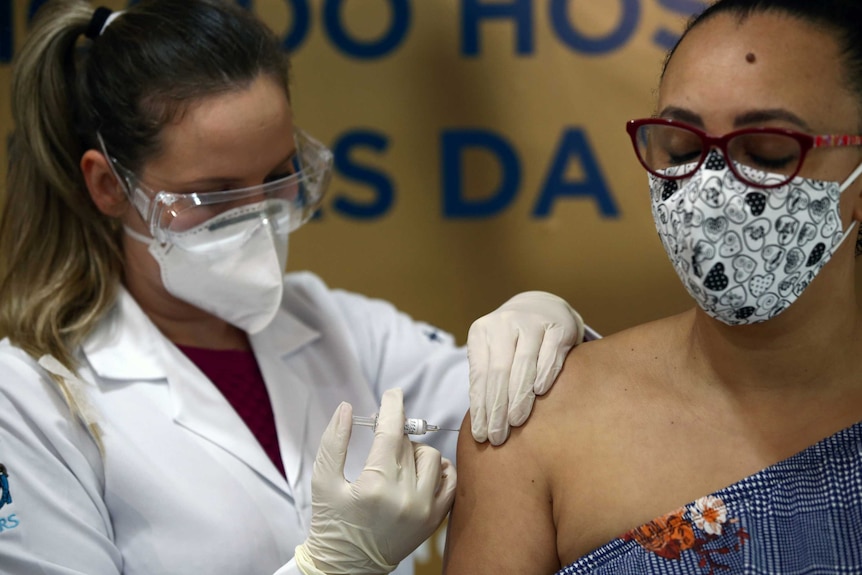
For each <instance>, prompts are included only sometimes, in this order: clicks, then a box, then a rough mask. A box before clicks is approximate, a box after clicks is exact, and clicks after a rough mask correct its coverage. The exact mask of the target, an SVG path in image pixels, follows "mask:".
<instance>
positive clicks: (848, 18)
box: [662, 0, 862, 109]
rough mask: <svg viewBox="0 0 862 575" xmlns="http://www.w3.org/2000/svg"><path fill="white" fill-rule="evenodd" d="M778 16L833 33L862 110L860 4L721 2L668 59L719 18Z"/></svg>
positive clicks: (833, 0) (853, 0) (844, 0)
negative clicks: (702, 24) (765, 13)
mask: <svg viewBox="0 0 862 575" xmlns="http://www.w3.org/2000/svg"><path fill="white" fill-rule="evenodd" d="M763 12H776V13H782V14H786V15H788V16H791V17H794V18H798V19H799V20H803V21H805V22H809V23H811V24H814V25H815V26H820V27H822V28H823V29H826V30H829V31H831V32H832V33H833V37H834V38H835V41H836V42H837V43H838V47H839V50H840V52H841V55H842V57H843V61H844V62H843V63H844V70H845V75H846V78H847V82H848V84H850V86H851V87H852V88H853V91H854V92H855V93H856V94H857V95H858V96H859V100H860V109H862V1H860V0H717V1H716V2H715V3H713V4H711V5H710V6H708V7H707V8H706V9H705V10H704V11H703V12H701V13H699V14H697V15H695V16H694V17H693V18H692V19H691V20H690V21H689V23H688V26H687V27H686V29H685V32H684V33H683V35H682V37H680V39H679V41H678V42H677V43H676V46H674V47H673V48H672V49H671V50H670V52H669V53H668V55H667V58H666V59H665V63H664V68H663V69H662V74H664V69H666V68H667V65H668V62H669V61H670V58H671V56H673V54H674V52H675V51H676V48H677V46H679V44H680V42H682V39H683V38H685V36H686V34H687V33H688V32H689V31H690V30H691V29H692V28H695V27H696V26H697V25H698V24H700V23H702V22H704V21H706V20H709V19H710V18H712V17H713V16H716V15H717V14H733V15H735V16H737V17H738V18H739V20H740V21H743V20H745V19H746V18H748V17H749V16H751V15H752V14H757V13H763Z"/></svg>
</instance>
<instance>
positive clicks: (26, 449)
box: [0, 273, 468, 575]
mask: <svg viewBox="0 0 862 575" xmlns="http://www.w3.org/2000/svg"><path fill="white" fill-rule="evenodd" d="M250 339H251V344H252V347H253V349H254V353H255V356H256V357H257V360H258V362H259V365H260V368H261V372H262V373H263V377H264V379H265V381H266V386H267V389H268V391H269V395H270V399H271V401H272V405H273V411H274V414H275V422H276V429H277V432H278V439H279V445H280V447H281V455H282V459H283V462H284V468H285V472H286V475H287V479H286V480H285V478H284V477H283V476H281V475H280V474H279V472H278V471H277V470H276V468H275V466H274V465H273V464H272V462H271V461H270V460H269V458H268V457H267V455H266V453H265V452H264V451H263V449H262V448H261V447H260V446H259V444H258V443H257V441H256V440H255V438H254V436H253V435H252V433H251V432H250V431H249V429H248V428H247V427H246V426H245V424H244V423H243V421H242V419H241V418H240V417H239V416H238V415H237V414H236V413H235V412H234V410H233V409H232V408H231V406H230V404H229V403H228V402H227V401H226V400H225V399H224V398H223V397H222V396H221V394H220V393H219V391H218V390H217V389H216V388H215V387H214V386H213V385H212V383H211V382H210V381H209V380H208V379H207V378H206V377H205V376H204V375H203V374H202V373H201V372H200V371H199V370H198V369H197V368H196V367H195V365H194V364H193V363H192V362H191V361H189V360H188V359H187V358H186V357H185V355H183V353H182V352H180V351H179V350H178V349H177V348H176V347H175V346H174V345H173V344H172V343H171V342H170V341H168V340H167V339H166V338H165V337H164V336H163V335H162V334H161V333H160V332H159V331H158V329H157V328H156V327H155V326H154V325H153V324H152V323H151V322H150V320H149V319H148V317H147V316H146V315H145V314H144V313H143V312H142V311H141V309H140V308H139V307H138V305H137V303H136V302H135V300H134V299H133V298H132V297H131V296H130V295H129V294H128V293H127V292H125V291H122V292H121V293H120V295H119V298H118V301H117V305H116V306H115V308H114V309H113V311H112V312H111V313H110V315H109V316H108V317H107V318H106V319H105V320H103V321H102V322H101V324H100V325H99V326H98V328H97V330H96V331H95V332H94V333H93V334H92V335H91V336H90V337H89V338H88V339H87V341H86V342H85V344H84V345H83V349H82V350H80V358H81V362H82V366H83V367H82V369H81V375H82V378H83V379H84V380H85V381H86V384H84V385H83V386H82V387H83V388H84V394H83V395H84V397H85V399H86V401H87V402H88V403H89V405H90V407H91V408H92V411H93V413H94V414H95V417H96V419H97V421H98V423H99V425H100V427H101V429H102V437H103V442H104V455H101V454H100V453H99V451H98V449H97V447H96V445H95V443H94V442H93V441H92V439H91V438H90V436H89V435H88V434H87V432H86V431H85V429H84V427H83V426H82V425H80V423H78V422H77V421H72V420H71V419H70V417H69V412H68V409H67V408H66V404H65V402H64V400H63V399H62V397H61V395H60V394H59V393H58V392H57V390H56V387H55V385H54V384H53V383H52V382H51V381H50V380H49V379H48V377H47V376H46V372H45V371H44V370H43V369H42V368H41V367H40V366H39V365H38V364H36V363H35V362H34V361H33V360H32V359H31V358H30V357H29V356H27V355H26V354H24V353H23V352H22V351H21V350H19V349H17V348H14V347H12V346H11V345H10V344H9V342H8V340H6V341H3V342H2V344H0V463H2V464H4V465H5V467H6V468H7V470H8V474H9V475H8V482H9V492H10V494H11V497H12V503H9V504H6V505H5V506H3V507H0V520H3V521H2V522H0V572H2V573H3V574H16V575H17V574H36V573H38V574H40V575H43V574H50V575H54V574H61V573H62V574H71V573H85V574H87V575H109V574H110V575H116V574H119V573H122V574H124V575H159V574H170V575H180V574H186V573H187V574H195V575H203V574H210V573H220V574H237V575H239V574H243V575H246V574H248V575H270V574H272V573H275V572H276V571H278V573H279V575H285V574H288V573H298V570H297V569H296V567H295V566H294V565H293V561H292V560H291V558H292V556H293V551H294V547H295V546H296V545H297V544H299V543H301V542H302V541H303V540H304V539H305V536H306V533H307V531H308V526H309V520H310V517H311V471H312V464H313V461H314V456H315V454H316V452H317V448H318V444H319V441H320V437H321V434H322V432H323V429H324V428H325V426H326V425H327V423H328V422H329V419H330V417H331V416H332V414H333V413H334V411H335V408H336V407H337V406H338V404H339V403H340V402H341V401H348V402H350V403H351V404H353V408H354V413H356V414H358V415H371V414H373V413H374V412H375V411H376V410H377V409H378V406H379V401H380V397H381V395H382V392H383V391H384V390H385V389H388V388H391V387H401V388H403V389H404V399H405V409H406V413H407V415H408V417H422V418H425V419H427V420H428V421H429V422H430V423H434V424H437V425H440V426H441V427H449V428H455V429H457V428H458V426H459V425H460V422H461V420H462V418H463V416H464V413H465V412H466V410H467V409H468V367H467V358H466V353H465V350H464V349H463V348H456V347H455V346H454V345H453V343H452V338H451V336H449V335H447V334H444V333H440V332H438V331H437V330H435V329H434V328H433V327H431V326H429V325H427V324H422V323H418V322H415V321H413V320H411V319H410V318H408V317H407V316H406V315H404V314H402V313H399V312H398V311H397V310H396V309H395V308H394V307H393V306H391V305H390V304H388V303H386V302H383V301H379V300H372V299H368V298H365V297H363V296H360V295H356V294H351V293H346V292H342V291H337V290H330V289H328V288H327V287H326V286H325V285H324V284H323V282H322V281H321V280H320V279H319V278H317V277H316V276H314V275H312V274H310V273H295V274H288V275H287V276H286V277H285V295H284V299H283V304H282V308H281V309H280V310H279V313H278V315H277V316H276V318H275V320H274V321H273V322H272V323H271V324H270V325H269V326H268V327H267V328H266V329H265V330H263V331H262V332H261V333H259V334H256V335H253V336H251V338H250ZM425 438H426V439H428V440H429V443H432V444H434V445H435V447H437V448H438V449H440V450H441V451H442V452H443V454H444V455H445V456H447V457H449V458H450V459H453V460H454V454H455V443H456V440H457V434H456V433H451V432H438V433H437V434H429V435H427V436H425ZM371 439H372V433H371V430H369V429H367V428H360V427H357V428H354V430H353V438H352V440H351V448H350V456H349V458H348V467H347V469H348V471H347V475H348V477H351V476H353V477H355V476H356V475H357V474H358V472H359V470H361V468H362V462H363V461H364V458H365V456H366V455H367V453H368V450H369V448H370V444H371ZM412 570H413V566H412V560H407V561H405V562H403V563H402V566H401V567H400V569H399V573H410V572H412Z"/></svg>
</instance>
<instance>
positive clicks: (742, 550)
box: [446, 0, 862, 575]
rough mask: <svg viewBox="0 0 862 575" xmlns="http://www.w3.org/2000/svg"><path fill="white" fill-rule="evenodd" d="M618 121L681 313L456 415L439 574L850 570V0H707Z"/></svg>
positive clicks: (857, 65)
mask: <svg viewBox="0 0 862 575" xmlns="http://www.w3.org/2000/svg"><path fill="white" fill-rule="evenodd" d="M628 131H629V134H630V136H631V139H632V142H633V144H634V148H635V152H636V154H637V157H638V158H639V160H640V162H641V164H642V165H643V167H644V168H646V170H647V172H648V174H649V185H648V186H646V185H645V186H644V189H643V202H644V209H646V205H647V204H648V203H649V204H650V205H651V207H652V213H653V217H654V218H655V223H656V228H657V230H658V235H659V237H660V239H661V242H662V244H663V245H664V247H665V249H666V250H667V253H668V256H669V257H670V260H671V263H672V264H673V266H674V269H675V270H676V272H677V274H678V275H679V277H680V279H681V280H682V282H683V284H684V285H685V287H686V288H687V290H688V291H689V293H690V294H691V296H692V298H693V299H694V300H695V302H696V304H697V305H696V307H694V308H693V309H691V310H690V311H687V312H685V313H682V314H680V315H677V316H673V317H669V318H665V319H662V320H659V321H655V322H652V323H649V324H646V325H642V326H639V327H636V328H633V329H630V330H627V331H624V332H622V333H619V334H617V335H614V336H612V337H607V338H605V339H603V340H599V341H596V342H592V343H589V344H587V345H584V346H581V347H578V348H577V349H575V350H574V351H573V352H571V353H570V355H569V357H568V360H567V363H566V367H565V369H564V372H563V375H562V376H561V379H560V380H559V381H560V382H561V383H560V384H559V385H556V386H555V387H554V389H553V391H552V392H551V393H550V394H549V395H548V396H547V398H542V399H540V400H538V401H537V406H536V409H535V411H534V412H533V415H532V418H533V421H532V422H531V424H530V425H528V426H525V427H523V428H519V429H518V430H515V431H514V432H513V434H512V438H511V439H510V441H509V443H508V445H507V447H506V448H505V449H499V450H498V449H495V448H493V447H490V446H488V445H487V444H477V443H475V442H474V441H472V440H470V432H469V430H470V425H469V422H466V423H465V424H464V425H465V427H464V431H462V433H461V440H460V444H459V448H458V487H457V496H456V502H455V507H454V510H453V513H452V516H451V519H450V524H449V535H448V537H449V539H448V546H447V554H446V573H449V574H461V573H469V574H471V575H475V574H482V573H495V574H497V573H518V574H531V573H536V574H544V573H553V572H554V571H557V570H559V569H561V568H562V573H566V574H574V573H608V574H610V573H613V574H634V573H638V574H642V573H668V574H670V573H674V574H676V573H686V574H688V573H694V574H698V573H703V574H708V573H709V574H718V573H862V423H860V421H862V315H860V309H859V303H860V302H859V301H858V299H859V298H858V296H857V291H856V289H855V286H854V266H855V264H854V244H855V240H856V237H857V233H858V228H859V224H858V222H859V221H862V178H860V177H859V174H860V169H862V167H860V164H862V147H860V146H862V136H860V135H859V134H862V2H859V0H816V1H814V0H719V1H718V2H717V3H715V4H713V5H711V6H710V7H709V8H708V9H707V10H706V11H705V12H703V13H702V14H701V15H700V16H699V17H697V18H696V19H695V20H694V21H693V22H692V23H691V24H690V26H689V28H688V30H687V32H686V33H685V35H684V36H683V37H682V39H681V40H680V42H679V43H678V45H677V46H676V48H675V49H674V50H673V51H672V52H671V54H670V56H669V58H668V60H667V61H666V64H665V69H664V72H663V75H662V78H661V83H660V89H659V94H658V106H657V109H656V114H655V116H654V117H653V118H649V119H644V120H635V121H633V122H630V123H629V125H628ZM566 379H568V381H564V380H566Z"/></svg>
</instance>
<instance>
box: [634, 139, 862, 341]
mask: <svg viewBox="0 0 862 575" xmlns="http://www.w3.org/2000/svg"><path fill="white" fill-rule="evenodd" d="M737 168H738V169H740V170H745V172H746V175H751V176H753V179H754V178H758V179H757V180H756V181H768V179H769V178H770V174H767V173H763V172H761V173H759V174H758V173H755V172H754V170H752V169H751V168H748V167H746V166H737ZM678 170H681V168H680V167H675V168H670V169H668V170H667V171H666V173H667V175H669V176H673V175H674V174H675V173H677V171H678ZM860 172H862V165H860V166H859V167H857V169H856V170H854V172H853V173H852V174H851V175H850V177H848V178H847V180H846V181H845V182H844V183H843V184H840V183H838V182H826V181H820V180H811V179H806V178H800V177H796V178H794V179H793V180H791V181H790V182H788V183H787V184H785V185H783V186H781V187H778V188H769V189H762V188H757V187H754V186H749V185H748V184H746V183H744V182H742V181H740V180H739V179H738V178H737V177H736V176H734V174H733V172H731V171H730V169H729V168H728V167H727V164H726V163H725V160H724V158H723V157H722V155H721V154H720V153H719V152H717V151H716V150H712V151H711V152H710V155H709V157H708V158H707V159H706V161H705V162H704V163H703V165H702V166H701V167H700V169H699V170H698V171H697V172H695V174H694V175H693V176H691V177H690V178H687V179H682V180H666V179H662V178H659V177H657V176H654V175H652V174H650V175H649V182H650V197H651V200H652V213H653V218H654V219H655V224H656V229H657V230H658V234H659V237H660V238H661V242H662V244H663V245H664V248H665V251H666V252H667V255H668V257H670V261H671V263H672V264H673V267H674V269H675V270H676V273H677V274H678V275H679V277H680V279H681V280H682V283H683V285H684V286H685V288H686V289H687V290H688V293H690V294H691V296H692V297H693V298H694V299H695V301H697V303H698V305H700V307H701V308H703V310H704V311H706V313H708V314H709V315H710V316H712V317H714V318H715V319H717V320H720V321H722V322H724V323H726V324H728V325H747V324H753V323H759V322H762V321H766V320H768V319H772V318H773V317H775V316H777V315H778V314H780V313H781V312H782V311H784V310H785V309H787V308H788V307H789V306H790V305H791V304H792V303H793V302H794V301H796V299H797V298H798V297H799V296H800V295H801V294H802V292H803V291H804V290H805V288H806V287H808V284H810V283H811V281H812V280H813V279H814V278H815V276H816V275H817V273H818V272H819V271H820V270H821V269H822V268H823V266H824V265H826V263H827V262H828V261H829V258H830V257H831V256H832V254H833V252H834V251H835V250H836V249H838V246H840V245H841V243H842V242H843V241H844V240H845V239H846V238H847V236H848V235H850V232H851V231H852V230H853V229H854V228H855V225H854V224H855V222H851V223H850V226H849V227H848V228H847V229H846V230H842V229H841V218H840V213H839V211H838V199H839V197H840V196H841V192H843V191H844V190H845V189H846V188H847V187H848V186H850V185H851V184H852V183H853V182H854V181H855V180H856V178H858V177H859V174H860ZM759 177H762V178H763V179H759ZM779 177H780V176H779Z"/></svg>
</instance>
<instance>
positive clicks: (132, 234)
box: [123, 226, 155, 244]
mask: <svg viewBox="0 0 862 575" xmlns="http://www.w3.org/2000/svg"><path fill="white" fill-rule="evenodd" d="M123 231H124V232H126V235H127V236H129V237H130V238H132V239H133V240H137V241H139V242H141V243H142V244H151V243H153V241H154V240H155V238H151V237H148V236H145V235H144V234H142V233H140V232H136V231H135V230H133V229H132V228H130V227H129V226H123Z"/></svg>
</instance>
